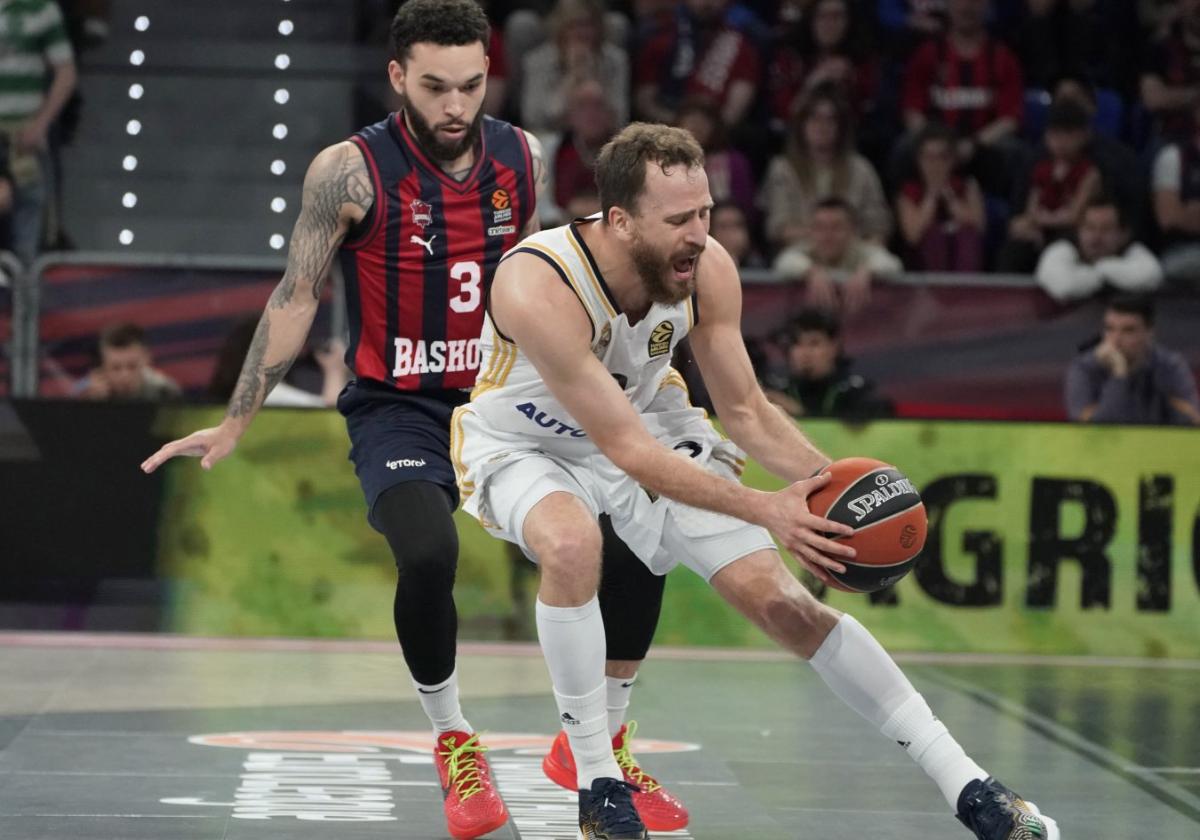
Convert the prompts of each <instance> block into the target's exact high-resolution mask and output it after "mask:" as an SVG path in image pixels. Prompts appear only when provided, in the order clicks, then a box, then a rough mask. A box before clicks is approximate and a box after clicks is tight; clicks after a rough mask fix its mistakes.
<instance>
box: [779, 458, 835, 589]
mask: <svg viewBox="0 0 1200 840" xmlns="http://www.w3.org/2000/svg"><path fill="white" fill-rule="evenodd" d="M830 478H831V476H830V474H829V473H822V474H821V475H816V476H813V477H812V478H806V479H804V480H803V481H797V482H796V483H795V484H792V485H790V486H788V487H785V488H784V489H783V490H780V491H779V492H777V493H774V494H773V498H774V501H775V503H776V504H775V508H776V513H775V516H776V517H777V521H778V524H774V525H768V526H767V527H768V530H770V531H771V533H772V534H774V535H775V536H776V537H778V538H779V541H780V542H781V543H783V547H784V548H786V549H787V550H788V551H790V552H791V553H792V555H793V556H794V557H795V558H796V559H797V560H799V561H800V563H801V565H803V566H804V568H806V569H808V570H809V571H810V572H812V573H813V574H814V575H816V576H817V578H818V579H820V580H821V581H822V582H824V583H826V584H828V583H830V582H831V580H832V579H831V578H830V576H829V571H828V570H832V571H835V572H844V571H845V570H846V567H845V566H843V565H842V564H841V563H839V562H838V558H839V557H840V558H845V559H847V560H850V559H853V557H854V549H853V548H851V547H850V546H848V545H846V544H844V543H840V542H837V541H836V540H832V539H830V538H829V537H828V536H826V535H827V534H830V535H832V534H842V535H846V536H849V535H850V534H853V533H854V529H853V528H851V527H850V526H849V525H843V524H842V523H840V522H834V521H832V520H830V519H825V518H824V517H821V516H817V515H816V514H814V513H812V512H811V511H809V509H808V497H809V496H810V495H811V494H813V493H815V492H816V491H818V490H820V489H821V488H822V487H824V486H825V485H826V484H828V483H829V480H830Z"/></svg>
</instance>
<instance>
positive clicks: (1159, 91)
mask: <svg viewBox="0 0 1200 840" xmlns="http://www.w3.org/2000/svg"><path fill="white" fill-rule="evenodd" d="M1175 5H1176V6H1177V7H1178V10H1179V11H1178V18H1177V20H1176V21H1175V23H1174V24H1172V26H1171V28H1170V30H1169V31H1168V33H1167V35H1166V37H1165V38H1163V39H1161V40H1160V41H1159V42H1158V43H1157V44H1155V45H1154V46H1153V47H1152V48H1151V49H1150V50H1149V51H1148V56H1149V62H1148V63H1147V66H1146V68H1145V70H1144V71H1143V72H1142V84H1141V88H1142V104H1143V105H1145V106H1146V108H1147V109H1148V110H1149V111H1151V112H1152V113H1153V114H1154V115H1155V116H1156V117H1157V118H1158V121H1159V129H1160V131H1161V132H1162V134H1164V135H1165V136H1167V137H1169V138H1170V139H1172V140H1174V139H1177V138H1179V137H1181V136H1182V135H1185V134H1186V133H1187V131H1188V127H1189V124H1190V123H1189V115H1190V112H1191V108H1192V105H1193V104H1194V103H1195V102H1196V101H1197V100H1200V0H1179V2H1178V3H1176V4H1175Z"/></svg>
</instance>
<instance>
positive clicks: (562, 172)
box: [551, 79, 617, 219]
mask: <svg viewBox="0 0 1200 840" xmlns="http://www.w3.org/2000/svg"><path fill="white" fill-rule="evenodd" d="M616 126H617V123H616V117H615V115H614V114H613V109H612V104H611V103H610V102H609V101H608V97H607V96H606V95H605V92H604V88H603V86H601V84H600V83H599V82H598V81H596V80H594V79H593V80H586V81H583V82H580V83H578V84H577V85H576V86H575V87H574V88H573V89H572V90H571V91H570V93H569V94H568V95H567V130H566V133H565V134H563V137H562V142H561V143H559V144H558V148H557V149H556V150H555V152H554V163H553V171H552V173H551V177H552V180H553V182H554V192H553V195H554V203H555V204H557V205H558V207H559V208H561V209H562V211H563V214H564V215H565V217H566V218H567V219H577V218H582V217H583V216H589V215H591V214H592V213H594V212H596V211H597V210H599V209H600V195H599V193H598V192H597V191H596V176H595V174H594V172H593V171H592V165H593V164H594V163H595V160H596V155H597V154H599V153H600V149H601V147H602V146H603V145H604V144H605V143H607V142H608V139H609V138H610V137H612V135H613V132H615V131H616Z"/></svg>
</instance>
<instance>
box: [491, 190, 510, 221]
mask: <svg viewBox="0 0 1200 840" xmlns="http://www.w3.org/2000/svg"><path fill="white" fill-rule="evenodd" d="M492 210H493V211H494V212H493V213H492V224H495V225H498V224H500V223H501V222H508V221H511V220H512V198H511V197H510V196H509V194H508V190H505V189H499V190H496V191H495V192H493V193H492Z"/></svg>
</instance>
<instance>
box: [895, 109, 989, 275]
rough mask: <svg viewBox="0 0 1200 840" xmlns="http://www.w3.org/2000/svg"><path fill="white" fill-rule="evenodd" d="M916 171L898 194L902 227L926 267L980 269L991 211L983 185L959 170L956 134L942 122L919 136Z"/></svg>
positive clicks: (920, 263) (917, 265) (918, 265)
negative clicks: (956, 163)
mask: <svg viewBox="0 0 1200 840" xmlns="http://www.w3.org/2000/svg"><path fill="white" fill-rule="evenodd" d="M916 157H917V177H916V178H914V179H913V180H911V181H909V182H908V183H906V184H905V185H904V186H903V188H902V189H901V190H900V195H899V196H898V197H897V199H896V216H897V218H898V219H899V222H900V233H901V234H902V235H903V237H904V242H905V244H906V245H907V246H908V248H909V250H910V251H911V252H912V253H913V254H914V256H915V258H914V260H913V267H914V268H917V269H920V270H922V271H981V270H982V269H983V236H984V232H985V230H986V226H987V217H986V212H985V210H984V204H983V191H982V190H981V189H980V188H979V184H978V183H977V182H976V181H975V179H974V178H971V177H970V176H962V175H957V174H955V171H954V169H955V154H954V134H953V133H952V132H951V131H950V130H949V129H947V128H945V127H943V126H939V125H930V126H927V127H926V128H925V129H923V130H922V132H921V134H920V135H919V136H918V138H917V142H916Z"/></svg>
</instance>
